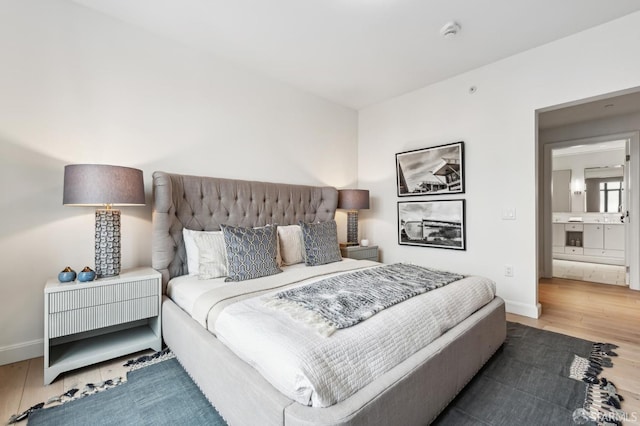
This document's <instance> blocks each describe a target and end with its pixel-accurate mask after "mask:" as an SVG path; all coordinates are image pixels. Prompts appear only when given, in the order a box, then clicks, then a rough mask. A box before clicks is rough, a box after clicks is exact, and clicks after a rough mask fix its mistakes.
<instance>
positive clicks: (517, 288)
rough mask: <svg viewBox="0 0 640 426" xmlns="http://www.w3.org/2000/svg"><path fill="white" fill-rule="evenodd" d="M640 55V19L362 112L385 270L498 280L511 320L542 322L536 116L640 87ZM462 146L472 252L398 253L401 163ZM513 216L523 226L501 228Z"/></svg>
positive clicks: (373, 232) (405, 249)
mask: <svg viewBox="0 0 640 426" xmlns="http://www.w3.org/2000/svg"><path fill="white" fill-rule="evenodd" d="M639 47H640V13H636V14H632V15H628V16H626V17H624V18H621V19H619V20H617V21H614V22H612V23H609V24H605V25H602V26H600V27H596V28H593V29H591V30H588V31H585V32H583V33H580V34H577V35H574V36H571V37H567V38H565V39H562V40H559V41H556V42H553V43H550V44H547V45H545V46H541V47H539V48H536V49H533V50H530V51H527V52H524V53H522V54H519V55H515V56H512V57H510V58H507V59H505V60H502V61H499V62H496V63H493V64H490V65H488V66H485V67H482V68H479V69H477V70H474V71H471V72H468V73H465V74H462V75H459V76H457V77H454V78H451V79H448V80H446V81H443V82H440V83H437V84H433V85H431V86H427V87H425V88H423V89H420V90H417V91H414V92H411V93H408V94H406V95H404V96H400V97H398V98H394V99H391V100H388V101H386V102H382V103H380V104H377V105H374V106H371V107H369V108H366V109H364V110H362V111H361V112H360V116H359V121H360V125H359V149H358V153H359V155H358V164H359V185H360V187H362V188H368V189H370V191H371V196H372V208H371V210H368V211H364V212H362V213H361V216H362V218H363V219H364V220H363V222H362V227H363V228H365V232H366V233H367V235H368V237H369V239H370V240H371V241H372V243H374V244H379V245H380V246H381V248H382V250H383V259H384V261H385V262H397V261H410V262H415V263H419V264H424V265H431V266H434V267H438V268H443V269H451V270H456V271H461V272H464V273H469V274H479V275H485V276H488V277H491V278H492V279H494V280H495V281H496V282H497V288H498V294H499V295H501V296H502V297H503V298H505V299H506V301H507V309H508V310H509V311H511V312H515V313H521V314H524V315H529V316H536V315H537V314H538V311H537V306H536V305H537V267H536V262H537V259H536V257H537V247H536V245H537V241H536V235H537V231H536V227H537V226H538V219H537V209H536V206H537V180H536V179H537V177H536V174H537V164H536V161H537V160H536V152H537V147H536V110H537V109H541V108H545V107H549V106H553V105H558V104H562V103H565V102H569V101H574V100H577V99H583V98H588V97H591V96H596V95H599V94H603V93H609V92H614V91H618V90H622V89H625V88H630V87H636V86H640V74H639V73H638V72H637V70H638V68H639V67H640V57H639V56H638V55H635V54H633V52H636V51H637V50H638V48H639ZM451 49H452V51H451V54H452V55H455V54H456V53H455V46H452V48H451ZM612 64H615V66H612ZM470 86H476V87H477V91H476V92H475V93H474V94H470V93H469V88H470ZM459 140H463V141H465V167H466V169H465V171H466V194H464V195H461V196H459V197H458V196H456V197H449V198H465V199H466V200H467V211H466V219H467V220H466V221H467V246H468V248H467V250H466V251H464V252H459V251H449V250H442V249H430V248H423V247H410V246H399V245H398V243H397V213H396V202H397V201H398V198H397V197H396V188H395V179H396V178H395V170H394V154H395V153H398V152H402V151H406V150H410V149H417V148H423V147H427V146H432V145H440V144H443V143H448V142H455V141H459ZM437 198H445V197H437ZM416 199H430V198H428V197H419V198H416ZM505 207H514V208H515V209H516V220H514V221H506V220H502V219H501V215H502V209H503V208H505ZM505 264H509V265H512V266H513V270H514V276H513V277H512V278H507V277H505V276H504V266H505Z"/></svg>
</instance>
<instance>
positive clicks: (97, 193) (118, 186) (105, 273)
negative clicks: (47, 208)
mask: <svg viewBox="0 0 640 426" xmlns="http://www.w3.org/2000/svg"><path fill="white" fill-rule="evenodd" d="M62 204H64V205H67V206H69V205H71V206H98V207H100V208H99V209H97V210H96V232H95V235H96V276H97V277H98V278H106V277H113V276H117V275H120V210H117V209H113V208H112V207H113V206H144V204H145V199H144V184H143V180H142V170H138V169H132V168H130V167H120V166H108V165H105V164H71V165H68V166H65V168H64V194H63V196H62Z"/></svg>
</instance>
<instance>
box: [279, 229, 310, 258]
mask: <svg viewBox="0 0 640 426" xmlns="http://www.w3.org/2000/svg"><path fill="white" fill-rule="evenodd" d="M278 246H279V247H280V256H281V257H282V264H283V265H295V264H296V263H302V262H304V257H303V253H304V247H303V246H302V229H300V225H288V226H278Z"/></svg>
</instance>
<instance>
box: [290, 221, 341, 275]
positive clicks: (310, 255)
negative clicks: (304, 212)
mask: <svg viewBox="0 0 640 426" xmlns="http://www.w3.org/2000/svg"><path fill="white" fill-rule="evenodd" d="M300 228H301V230H302V241H303V243H304V251H305V264H306V265H307V266H316V265H324V264H326V263H332V262H340V261H341V260H342V256H341V255H340V245H339V244H338V228H337V226H336V221H335V220H330V221H328V222H321V223H304V222H302V221H301V222H300Z"/></svg>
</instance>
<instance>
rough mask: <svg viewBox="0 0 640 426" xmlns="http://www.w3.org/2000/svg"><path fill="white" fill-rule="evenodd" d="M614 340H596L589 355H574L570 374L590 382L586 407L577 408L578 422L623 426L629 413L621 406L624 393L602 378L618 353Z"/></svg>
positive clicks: (587, 383)
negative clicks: (615, 350) (606, 341)
mask: <svg viewBox="0 0 640 426" xmlns="http://www.w3.org/2000/svg"><path fill="white" fill-rule="evenodd" d="M617 348H618V346H617V345H614V344H612V343H594V344H593V345H592V347H591V351H590V353H589V357H588V358H583V357H579V356H577V355H575V356H574V359H573V362H572V363H571V367H570V374H569V377H571V378H572V379H575V380H580V381H583V382H585V383H586V389H585V399H584V404H583V406H582V408H578V409H577V410H575V411H574V413H573V417H574V421H576V422H578V423H586V422H587V421H594V422H596V423H597V424H598V425H606V426H614V425H622V421H623V420H624V419H626V418H627V413H625V412H624V411H623V410H622V409H621V402H622V401H624V398H623V397H622V395H619V394H618V390H617V389H616V387H615V385H614V384H613V383H611V382H610V381H608V380H607V379H606V378H604V377H599V376H600V373H602V371H603V369H604V368H610V367H612V366H613V362H612V361H611V358H610V357H614V356H618V354H617V353H615V352H614V351H613V349H617Z"/></svg>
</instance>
